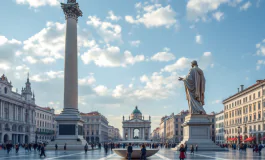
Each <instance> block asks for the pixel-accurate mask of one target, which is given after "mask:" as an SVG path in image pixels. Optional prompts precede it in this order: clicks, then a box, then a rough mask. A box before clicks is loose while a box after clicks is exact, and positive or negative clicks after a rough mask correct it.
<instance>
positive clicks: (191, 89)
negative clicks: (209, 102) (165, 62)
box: [179, 61, 206, 114]
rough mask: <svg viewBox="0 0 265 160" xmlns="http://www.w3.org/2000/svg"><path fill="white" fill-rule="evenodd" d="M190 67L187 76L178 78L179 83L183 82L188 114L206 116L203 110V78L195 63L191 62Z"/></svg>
mask: <svg viewBox="0 0 265 160" xmlns="http://www.w3.org/2000/svg"><path fill="white" fill-rule="evenodd" d="M191 67H192V68H191V69H190V71H189V73H188V75H187V76H186V77H185V78H182V77H179V81H183V82H184V86H185V91H186V97H187V100H188V105H189V112H190V114H206V112H205V110H204V109H203V105H204V92H205V77H204V74H203V71H202V70H201V69H200V68H199V67H198V64H197V61H192V62H191Z"/></svg>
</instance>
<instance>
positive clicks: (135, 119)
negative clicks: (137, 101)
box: [122, 106, 151, 140]
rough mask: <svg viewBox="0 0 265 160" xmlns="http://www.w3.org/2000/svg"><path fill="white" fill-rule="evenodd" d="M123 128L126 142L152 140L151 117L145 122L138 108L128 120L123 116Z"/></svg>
mask: <svg viewBox="0 0 265 160" xmlns="http://www.w3.org/2000/svg"><path fill="white" fill-rule="evenodd" d="M122 128H123V139H124V140H150V134H151V117H150V116H149V118H148V119H146V120H145V119H144V116H143V115H142V113H141V111H140V110H139V109H138V107H137V106H136V107H135V109H134V110H133V112H132V113H131V115H130V116H129V119H128V120H125V118H124V116H123V121H122Z"/></svg>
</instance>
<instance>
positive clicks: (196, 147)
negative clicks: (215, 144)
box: [195, 144, 198, 152]
mask: <svg viewBox="0 0 265 160" xmlns="http://www.w3.org/2000/svg"><path fill="white" fill-rule="evenodd" d="M195 149H196V152H197V151H198V144H196V146H195Z"/></svg>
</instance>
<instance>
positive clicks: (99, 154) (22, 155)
mask: <svg viewBox="0 0 265 160" xmlns="http://www.w3.org/2000/svg"><path fill="white" fill-rule="evenodd" d="M178 155H179V153H178V152H175V151H172V150H169V149H161V150H160V151H159V152H158V153H157V154H155V155H154V156H152V157H149V158H148V160H154V159H156V160H158V159H165V160H171V159H172V160H173V159H179V158H178ZM36 159H45V160H53V159H56V160H79V159H80V160H94V159H95V160H107V159H109V160H125V159H124V158H121V157H120V156H118V155H116V154H115V153H113V152H112V151H109V152H108V153H107V154H105V153H104V150H103V149H102V150H94V151H88V152H87V154H85V153H84V151H67V152H66V153H64V151H46V157H45V158H44V157H42V158H40V157H39V154H38V152H37V151H35V152H34V151H31V152H25V151H24V150H23V149H21V150H20V151H19V153H18V154H16V153H15V152H14V151H11V152H10V154H7V153H6V151H4V150H1V151H0V160H36ZM186 159H187V160H189V159H192V160H193V159H194V160H199V159H200V160H208V159H218V160H230V159H231V160H236V159H242V160H245V159H246V160H251V159H255V160H256V159H257V160H261V159H263V160H264V159H265V150H263V151H262V155H261V156H259V155H258V153H254V154H253V152H252V150H251V149H248V150H247V152H239V151H235V150H229V151H227V152H211V151H210V152H197V153H195V154H194V155H190V154H189V153H188V154H187V158H186Z"/></svg>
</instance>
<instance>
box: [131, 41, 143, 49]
mask: <svg viewBox="0 0 265 160" xmlns="http://www.w3.org/2000/svg"><path fill="white" fill-rule="evenodd" d="M140 43H141V41H140V40H136V41H130V44H131V46H134V47H139V45H140Z"/></svg>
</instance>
